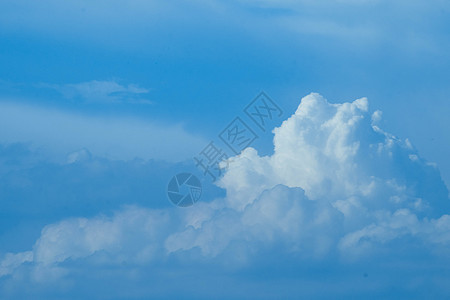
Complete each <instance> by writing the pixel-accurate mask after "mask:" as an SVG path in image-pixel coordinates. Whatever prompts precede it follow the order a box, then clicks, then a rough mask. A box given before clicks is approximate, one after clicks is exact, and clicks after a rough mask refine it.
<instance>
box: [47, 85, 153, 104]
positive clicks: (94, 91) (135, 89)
mask: <svg viewBox="0 0 450 300" xmlns="http://www.w3.org/2000/svg"><path fill="white" fill-rule="evenodd" d="M39 87H44V88H51V89H54V90H56V91H58V92H59V93H61V94H62V95H63V96H64V97H66V98H68V99H82V100H86V101H92V102H125V103H136V104H152V102H151V101H150V100H148V99H146V98H145V97H146V96H147V94H148V93H149V90H148V89H145V88H141V87H139V86H137V85H135V84H128V85H123V84H120V83H118V82H117V81H115V80H92V81H88V82H80V83H70V84H62V85H57V84H41V85H39Z"/></svg>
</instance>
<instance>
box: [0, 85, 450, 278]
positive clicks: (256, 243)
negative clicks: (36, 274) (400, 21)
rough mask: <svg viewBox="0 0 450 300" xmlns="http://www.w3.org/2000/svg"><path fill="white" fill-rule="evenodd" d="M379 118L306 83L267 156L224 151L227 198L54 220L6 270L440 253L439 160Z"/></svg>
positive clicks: (449, 228)
mask: <svg viewBox="0 0 450 300" xmlns="http://www.w3.org/2000/svg"><path fill="white" fill-rule="evenodd" d="M380 118H381V113H380V112H377V111H376V112H375V113H373V114H371V113H370V110H369V106H368V101H367V99H365V98H361V99H357V100H355V101H353V102H349V103H342V104H331V103H329V102H328V101H327V100H326V99H324V98H323V97H322V96H320V95H318V94H310V95H308V96H306V97H304V98H303V99H302V101H301V103H300V105H299V107H298V109H297V111H296V112H295V113H294V114H293V115H292V116H291V117H289V118H288V119H287V120H285V121H284V122H283V123H282V125H281V126H280V127H278V128H275V129H274V134H275V136H274V153H273V154H272V155H270V156H260V155H258V153H257V151H256V150H255V149H252V148H247V149H245V150H244V151H243V152H242V153H241V154H240V155H237V156H236V157H233V158H232V159H231V161H230V163H229V164H227V170H226V172H225V174H224V176H223V177H222V178H221V179H220V181H219V182H218V185H219V186H221V187H223V188H224V189H225V190H226V193H227V194H226V197H224V198H219V199H215V200H214V201H211V202H200V203H197V204H196V205H195V206H193V207H191V208H189V209H183V210H180V209H164V210H159V211H155V210H148V209H142V208H137V207H132V208H127V209H124V210H123V211H118V212H117V213H116V214H115V215H113V216H112V217H104V216H103V217H97V218H93V219H85V218H79V219H70V220H64V221H61V222H60V223H56V224H52V225H49V226H47V227H45V228H44V229H43V231H42V233H41V236H40V238H39V239H38V240H37V242H36V243H35V245H34V247H33V249H32V251H31V252H23V253H18V254H8V255H7V256H6V257H5V258H4V260H3V262H2V274H3V275H5V274H11V273H13V272H14V270H15V269H17V268H18V266H19V265H20V262H21V261H26V262H28V263H32V264H34V265H35V266H42V265H45V266H47V267H48V266H50V267H52V266H53V267H57V266H58V265H60V264H62V263H64V262H65V261H67V260H79V259H88V260H89V261H90V262H91V263H94V262H95V263H98V262H105V261H106V262H108V263H113V264H117V263H123V262H127V263H136V262H138V263H143V264H151V263H154V262H155V261H159V262H161V261H164V260H165V259H167V258H170V257H171V256H176V257H182V258H183V259H182V260H181V264H183V262H184V263H192V262H196V261H199V260H203V259H208V260H212V261H213V262H216V263H223V262H227V263H232V265H234V266H242V265H246V266H249V265H250V266H251V265H252V262H253V261H255V260H257V259H258V258H267V259H270V257H271V256H270V255H268V253H272V254H273V253H274V252H275V253H277V254H279V255H281V256H283V257H287V258H288V260H290V261H292V262H293V263H297V262H299V261H305V262H306V261H315V262H320V261H323V260H329V259H330V258H333V259H337V260H341V261H348V260H357V261H358V260H360V259H362V258H365V257H371V256H373V255H379V254H380V253H384V254H383V255H387V256H388V257H389V255H394V254H395V255H397V254H398V253H399V252H401V251H402V249H404V247H407V248H409V249H420V251H424V252H425V253H428V254H429V255H434V257H437V259H439V258H441V257H447V253H446V249H447V247H448V245H449V243H450V216H449V215H448V213H449V199H448V191H447V187H446V186H445V184H444V183H443V181H442V180H441V178H440V175H439V170H438V169H437V168H436V166H434V165H433V164H430V163H428V162H426V161H425V160H424V159H422V158H421V157H420V156H419V154H418V153H417V151H416V150H415V149H414V147H413V146H412V144H411V143H410V142H409V141H408V140H402V139H400V138H397V137H395V136H393V135H391V134H389V133H386V132H384V131H383V130H382V129H380V128H379V127H378V126H377V125H376V122H378V121H379V120H380ZM399 241H401V244H402V246H401V247H399V246H398V243H399ZM411 251H412V250H411ZM31 253H32V254H31ZM178 263H180V262H178ZM269 264H270V262H269Z"/></svg>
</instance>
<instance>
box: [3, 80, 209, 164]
mask: <svg viewBox="0 0 450 300" xmlns="http://www.w3.org/2000/svg"><path fill="white" fill-rule="evenodd" d="M129 89H131V90H137V91H138V92H140V91H141V89H138V88H129ZM104 90H107V91H111V90H112V89H111V88H103V89H101V92H98V93H101V94H104V93H105V92H104ZM89 93H91V91H89ZM94 94H97V93H94ZM0 127H1V128H8V130H2V131H0V140H1V141H3V142H4V143H15V142H31V143H33V144H34V145H35V146H39V147H43V148H45V149H47V150H49V151H50V152H52V153H54V154H56V155H57V156H61V155H62V156H65V155H66V154H67V153H71V152H73V151H76V150H79V149H82V148H87V149H88V150H89V151H91V152H92V154H94V155H98V156H102V157H108V158H111V159H133V158H135V157H139V158H143V159H163V160H169V161H181V160H184V159H188V158H190V157H192V156H193V155H194V154H195V153H196V152H197V151H198V149H199V148H200V149H201V146H202V145H203V144H205V140H204V139H203V138H201V137H198V136H195V135H193V134H191V133H189V132H187V131H186V130H185V129H184V128H183V126H182V125H181V124H170V125H168V124H163V123H161V122H157V121H154V120H144V119H137V118H131V117H118V116H116V117H113V116H108V117H107V116H102V115H90V116H88V115H81V114H77V113H72V112H67V111H63V110H56V109H48V108H42V107H35V106H30V105H22V104H15V103H13V102H0ZM180 145H182V146H181V147H180Z"/></svg>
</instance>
